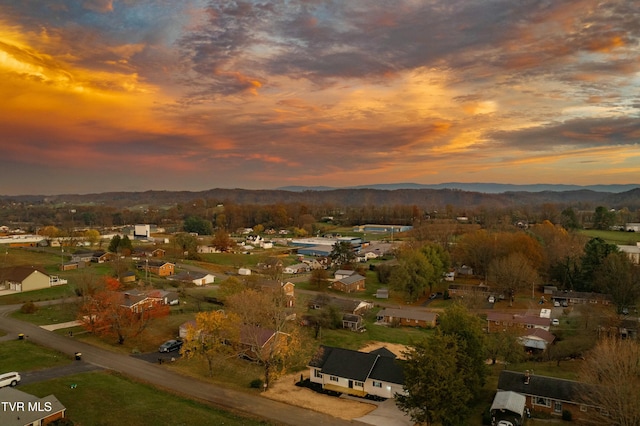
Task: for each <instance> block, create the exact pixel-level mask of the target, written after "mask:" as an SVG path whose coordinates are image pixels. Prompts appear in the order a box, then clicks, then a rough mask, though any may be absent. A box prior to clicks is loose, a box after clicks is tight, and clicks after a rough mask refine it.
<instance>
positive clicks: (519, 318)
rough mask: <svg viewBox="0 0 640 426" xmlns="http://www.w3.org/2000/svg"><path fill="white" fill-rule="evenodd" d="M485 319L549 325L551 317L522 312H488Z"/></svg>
mask: <svg viewBox="0 0 640 426" xmlns="http://www.w3.org/2000/svg"><path fill="white" fill-rule="evenodd" d="M487 321H493V322H503V321H507V322H513V323H518V324H531V325H539V326H546V327H548V326H550V325H551V319H550V318H541V317H537V316H533V315H522V314H509V313H502V312H489V313H487Z"/></svg>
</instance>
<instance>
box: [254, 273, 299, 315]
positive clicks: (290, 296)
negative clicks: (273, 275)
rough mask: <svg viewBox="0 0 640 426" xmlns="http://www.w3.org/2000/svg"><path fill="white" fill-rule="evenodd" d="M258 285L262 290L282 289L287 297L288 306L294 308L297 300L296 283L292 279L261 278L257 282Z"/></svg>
mask: <svg viewBox="0 0 640 426" xmlns="http://www.w3.org/2000/svg"><path fill="white" fill-rule="evenodd" d="M257 286H258V287H260V288H261V289H262V290H270V291H281V292H283V293H284V295H285V297H286V298H287V307H288V308H292V307H293V306H294V305H295V302H296V294H295V290H296V285H295V284H294V283H292V282H291V281H278V280H267V279H264V280H260V281H258V282H257Z"/></svg>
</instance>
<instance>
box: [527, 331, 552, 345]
mask: <svg viewBox="0 0 640 426" xmlns="http://www.w3.org/2000/svg"><path fill="white" fill-rule="evenodd" d="M522 337H524V338H529V339H533V340H544V341H545V342H547V343H548V344H551V343H553V341H554V340H556V336H554V335H553V334H552V333H550V332H548V331H547V330H543V329H541V328H534V329H533V330H529V333H527V334H526V335H524V336H522Z"/></svg>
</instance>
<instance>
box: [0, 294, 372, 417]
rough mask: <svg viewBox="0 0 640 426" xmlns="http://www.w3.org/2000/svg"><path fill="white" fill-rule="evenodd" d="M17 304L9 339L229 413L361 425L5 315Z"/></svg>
mask: <svg viewBox="0 0 640 426" xmlns="http://www.w3.org/2000/svg"><path fill="white" fill-rule="evenodd" d="M19 307H20V306H19V305H13V306H2V307H0V329H2V330H4V331H6V332H7V333H8V335H9V336H10V338H11V337H12V338H17V336H18V334H19V333H24V334H26V335H27V336H28V338H29V340H31V341H33V342H35V343H37V344H39V345H42V346H47V347H50V348H53V349H56V350H58V351H60V352H63V353H68V354H70V355H73V354H75V353H76V352H81V353H82V360H83V361H84V362H86V363H89V364H92V365H94V366H97V367H101V368H105V369H110V370H114V371H118V372H120V373H123V374H125V375H128V376H130V377H133V378H136V379H139V380H142V381H145V382H147V383H151V384H153V385H156V386H158V387H160V388H165V389H168V390H171V391H173V392H178V393H181V394H183V395H185V396H188V397H191V398H194V399H197V400H202V401H205V402H208V403H211V404H214V405H216V406H218V407H220V408H223V409H225V410H228V411H231V412H235V413H239V414H244V415H249V416H254V417H258V418H262V419H268V420H270V421H272V422H275V423H278V424H284V425H329V426H333V425H336V426H340V425H357V424H360V425H362V424H363V423H360V422H357V421H348V420H342V419H338V418H335V417H332V416H329V415H326V414H322V413H317V412H314V411H310V410H305V409H303V408H300V407H295V406H292V405H287V404H284V403H281V402H278V401H273V400H270V399H267V398H262V397H260V396H255V395H251V394H247V393H243V392H239V391H235V390H232V389H225V388H222V387H219V386H215V385H212V384H209V383H204V382H200V381H198V380H196V379H193V378H189V377H185V376H182V375H180V374H177V373H174V372H172V371H169V370H167V369H165V368H163V367H162V366H160V365H158V364H154V363H149V362H147V361H144V360H141V359H137V358H134V357H130V356H127V355H122V354H118V353H113V352H109V351H107V350H104V349H101V348H97V347H94V346H91V345H89V344H86V343H83V342H80V341H77V340H74V339H73V338H70V337H67V336H61V335H59V334H56V333H53V332H50V331H47V330H44V329H42V328H40V327H38V326H36V325H33V324H29V323H25V322H22V321H19V320H16V319H14V318H11V317H9V316H8V313H9V312H12V311H14V310H16V309H19Z"/></svg>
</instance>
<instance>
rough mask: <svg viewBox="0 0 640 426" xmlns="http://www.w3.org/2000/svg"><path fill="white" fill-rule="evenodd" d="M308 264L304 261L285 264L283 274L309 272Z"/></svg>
mask: <svg viewBox="0 0 640 426" xmlns="http://www.w3.org/2000/svg"><path fill="white" fill-rule="evenodd" d="M309 270H310V268H309V265H307V264H306V263H296V264H295V265H289V266H285V267H284V269H283V270H282V272H284V273H285V274H302V273H305V272H309Z"/></svg>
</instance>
